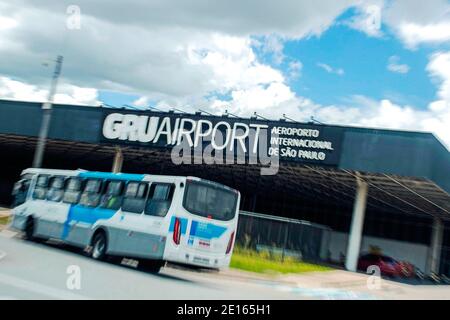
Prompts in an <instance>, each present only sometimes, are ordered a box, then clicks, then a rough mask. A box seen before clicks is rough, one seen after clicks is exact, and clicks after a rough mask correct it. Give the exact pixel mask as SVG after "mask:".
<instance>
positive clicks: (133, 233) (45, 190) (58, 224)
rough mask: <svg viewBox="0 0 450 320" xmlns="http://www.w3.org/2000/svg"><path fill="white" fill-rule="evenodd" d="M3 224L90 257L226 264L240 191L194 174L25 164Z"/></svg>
mask: <svg viewBox="0 0 450 320" xmlns="http://www.w3.org/2000/svg"><path fill="white" fill-rule="evenodd" d="M13 195H14V204H13V210H12V214H13V221H12V224H11V226H12V227H13V228H15V229H18V230H21V231H24V237H25V238H26V239H29V240H37V239H39V240H41V239H58V240H61V241H63V242H64V243H67V244H69V245H72V246H76V247H80V248H84V249H86V252H89V254H90V256H91V257H92V258H94V259H97V260H109V259H118V258H119V259H121V258H123V257H126V258H130V259H136V260H138V261H139V264H138V267H139V266H140V267H143V268H145V269H147V270H151V271H153V272H155V271H159V269H160V268H161V266H162V265H163V264H164V263H165V262H166V261H169V262H175V263H181V264H187V265H195V266H201V267H207V268H221V267H226V266H228V265H229V263H230V258H231V254H232V250H233V246H234V238H235V235H236V230H237V222H238V210H239V202H240V193H239V192H238V191H237V190H234V189H231V188H229V187H227V186H224V185H222V184H219V183H215V182H211V181H208V180H204V179H199V178H195V177H181V176H163V175H147V174H125V173H107V172H92V171H85V170H53V169H26V170H24V171H23V172H22V175H21V178H20V180H19V181H18V182H17V183H16V184H15V186H14V191H13Z"/></svg>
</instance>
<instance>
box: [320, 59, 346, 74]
mask: <svg viewBox="0 0 450 320" xmlns="http://www.w3.org/2000/svg"><path fill="white" fill-rule="evenodd" d="M317 66H318V67H319V68H322V69H323V70H325V71H326V72H328V73H334V74H337V75H339V76H342V75H344V73H345V72H344V69H342V68H333V67H331V66H330V65H328V64H326V63H322V62H318V63H317Z"/></svg>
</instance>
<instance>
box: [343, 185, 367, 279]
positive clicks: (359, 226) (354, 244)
mask: <svg viewBox="0 0 450 320" xmlns="http://www.w3.org/2000/svg"><path fill="white" fill-rule="evenodd" d="M356 182H357V190H356V196H355V202H354V205H353V215H352V224H351V227H350V234H349V237H348V244H347V256H346V259H345V268H346V269H347V270H349V271H356V268H357V265H358V258H359V250H360V247H361V238H362V232H363V226H364V216H365V213H366V204H367V192H368V185H367V182H365V181H363V180H362V179H360V178H357V180H356Z"/></svg>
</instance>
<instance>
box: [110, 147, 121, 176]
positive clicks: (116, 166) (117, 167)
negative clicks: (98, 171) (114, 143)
mask: <svg viewBox="0 0 450 320" xmlns="http://www.w3.org/2000/svg"><path fill="white" fill-rule="evenodd" d="M122 165H123V153H122V149H121V148H120V147H116V152H115V154H114V161H113V165H112V169H111V171H112V172H114V173H119V172H121V171H122Z"/></svg>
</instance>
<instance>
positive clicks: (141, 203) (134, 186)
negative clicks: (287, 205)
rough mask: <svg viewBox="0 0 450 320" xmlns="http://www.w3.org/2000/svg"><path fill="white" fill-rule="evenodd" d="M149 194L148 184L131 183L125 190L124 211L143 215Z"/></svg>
mask: <svg viewBox="0 0 450 320" xmlns="http://www.w3.org/2000/svg"><path fill="white" fill-rule="evenodd" d="M147 193H148V184H147V183H140V182H129V183H128V184H127V186H126V189H125V195H124V198H123V204H122V210H123V211H127V212H133V213H142V212H143V211H144V208H145V202H146V198H147Z"/></svg>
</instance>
